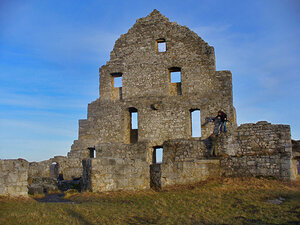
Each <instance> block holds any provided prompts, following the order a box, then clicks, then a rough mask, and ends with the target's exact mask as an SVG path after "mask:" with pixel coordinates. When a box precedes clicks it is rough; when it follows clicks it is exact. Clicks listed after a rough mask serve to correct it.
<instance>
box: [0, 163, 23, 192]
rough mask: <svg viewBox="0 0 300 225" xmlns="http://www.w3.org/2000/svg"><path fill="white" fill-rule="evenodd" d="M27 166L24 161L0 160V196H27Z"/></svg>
mask: <svg viewBox="0 0 300 225" xmlns="http://www.w3.org/2000/svg"><path fill="white" fill-rule="evenodd" d="M28 166H29V163H28V162H27V161H26V160H24V159H14V160H0V195H9V196H20V195H21V196H27V195H28V189H27V185H28V182H27V178H28Z"/></svg>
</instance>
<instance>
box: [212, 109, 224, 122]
mask: <svg viewBox="0 0 300 225" xmlns="http://www.w3.org/2000/svg"><path fill="white" fill-rule="evenodd" d="M216 120H219V121H221V122H225V121H227V115H226V113H224V112H222V111H221V115H219V113H218V115H217V116H216V117H215V118H214V119H213V121H216Z"/></svg>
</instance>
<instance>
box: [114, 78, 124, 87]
mask: <svg viewBox="0 0 300 225" xmlns="http://www.w3.org/2000/svg"><path fill="white" fill-rule="evenodd" d="M114 87H115V88H119V87H122V77H114Z"/></svg>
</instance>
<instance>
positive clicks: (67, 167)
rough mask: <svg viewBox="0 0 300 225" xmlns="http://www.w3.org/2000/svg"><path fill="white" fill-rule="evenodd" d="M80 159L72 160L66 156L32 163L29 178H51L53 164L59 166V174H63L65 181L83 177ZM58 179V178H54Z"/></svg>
mask: <svg viewBox="0 0 300 225" xmlns="http://www.w3.org/2000/svg"><path fill="white" fill-rule="evenodd" d="M81 161H82V160H81V159H80V158H71V157H65V156H55V157H54V158H51V159H49V160H44V161H41V162H30V163H29V171H28V177H29V178H30V179H32V178H36V177H51V174H50V166H51V164H52V163H57V164H58V173H62V174H63V176H64V179H66V180H71V179H72V178H73V177H81V176H82V163H81ZM54 178H57V177H54Z"/></svg>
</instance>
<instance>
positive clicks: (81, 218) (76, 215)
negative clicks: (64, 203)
mask: <svg viewBox="0 0 300 225" xmlns="http://www.w3.org/2000/svg"><path fill="white" fill-rule="evenodd" d="M65 211H66V212H67V213H68V214H69V215H70V216H71V217H73V218H75V219H76V220H78V221H79V222H80V223H82V224H86V225H95V224H94V223H91V222H90V221H88V220H87V219H85V218H84V216H82V215H81V214H80V213H78V212H75V211H73V210H71V209H65Z"/></svg>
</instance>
